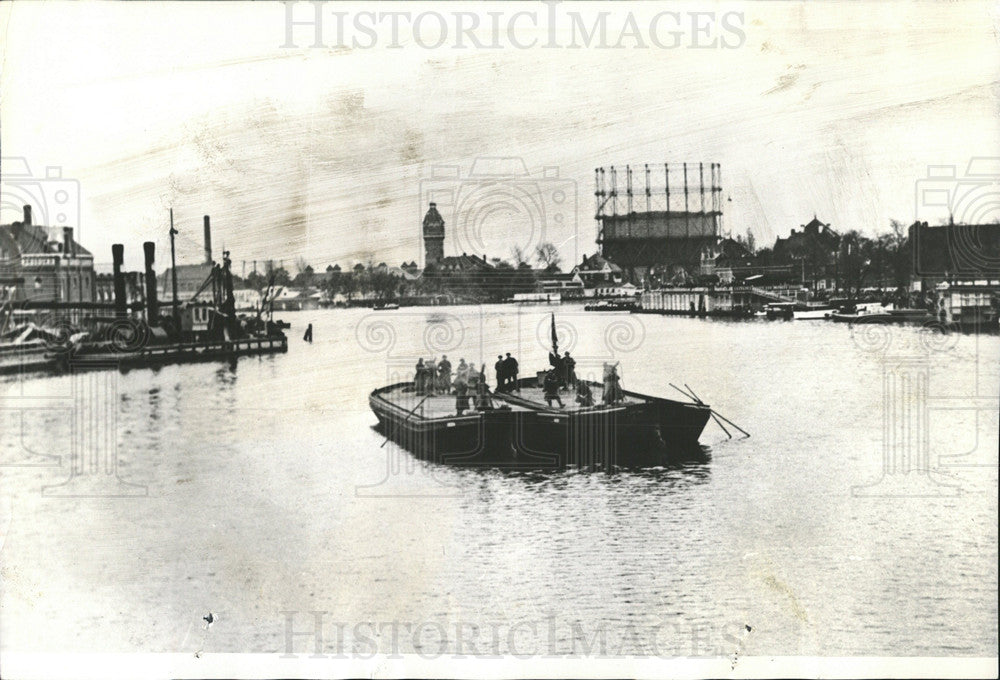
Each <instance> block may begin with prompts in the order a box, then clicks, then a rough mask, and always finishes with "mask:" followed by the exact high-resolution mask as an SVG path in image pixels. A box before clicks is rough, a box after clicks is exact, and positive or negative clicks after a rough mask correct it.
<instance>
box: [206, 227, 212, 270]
mask: <svg viewBox="0 0 1000 680" xmlns="http://www.w3.org/2000/svg"><path fill="white" fill-rule="evenodd" d="M205 264H212V227H211V225H209V222H208V215H205Z"/></svg>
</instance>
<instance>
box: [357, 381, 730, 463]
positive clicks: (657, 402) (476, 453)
mask: <svg viewBox="0 0 1000 680" xmlns="http://www.w3.org/2000/svg"><path fill="white" fill-rule="evenodd" d="M588 384H589V385H590V386H591V389H592V392H593V394H594V397H595V401H596V404H597V405H595V406H589V407H585V406H580V405H578V404H573V403H570V402H572V400H573V399H572V396H571V395H572V393H571V392H566V393H563V395H564V397H563V398H564V399H565V402H566V407H565V408H562V409H560V408H552V407H549V406H548V405H547V404H546V403H545V399H544V396H543V392H542V388H541V387H540V386H539V385H538V381H537V379H536V378H524V379H521V380H519V381H518V382H517V384H516V386H515V387H514V388H513V389H512V390H511V391H509V392H504V393H493V394H491V397H492V402H493V403H492V408H489V409H485V410H480V411H466V412H465V413H463V414H461V415H459V414H457V413H456V410H455V397H454V396H451V395H436V396H423V397H421V396H420V395H418V394H417V392H416V391H415V389H414V386H413V383H396V384H393V385H388V386H386V387H382V388H379V389H376V390H374V391H373V392H372V393H371V394H370V395H369V404H370V406H371V408H372V411H373V412H374V413H375V415H376V417H377V418H378V420H379V429H380V431H381V432H382V434H384V435H385V436H386V437H387V438H388V439H391V440H393V441H395V442H396V443H397V444H399V445H400V446H402V447H403V448H406V449H407V450H409V451H410V452H412V453H413V454H414V455H416V456H417V457H419V458H422V459H425V460H431V461H434V462H438V463H445V464H451V465H464V466H479V467H501V468H509V469H560V468H566V467H583V468H588V469H612V468H616V467H624V468H628V467H651V466H659V465H669V464H672V463H677V462H681V461H684V460H691V459H697V458H700V457H704V452H703V450H702V448H701V447H700V446H699V444H698V438H699V436H700V435H701V433H702V430H704V428H705V425H706V424H707V422H708V419H709V417H710V414H711V408H710V407H709V406H708V405H706V404H692V403H685V402H678V401H674V400H671V399H663V398H659V397H652V396H647V395H643V394H639V393H636V392H628V391H626V392H624V393H623V398H622V399H621V400H620V401H618V402H617V403H615V404H610V405H603V404H601V403H600V401H601V393H602V386H601V384H599V383H588Z"/></svg>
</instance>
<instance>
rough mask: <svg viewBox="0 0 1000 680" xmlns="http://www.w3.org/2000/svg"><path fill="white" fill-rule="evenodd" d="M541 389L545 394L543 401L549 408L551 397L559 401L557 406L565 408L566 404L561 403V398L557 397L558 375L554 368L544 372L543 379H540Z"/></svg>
mask: <svg viewBox="0 0 1000 680" xmlns="http://www.w3.org/2000/svg"><path fill="white" fill-rule="evenodd" d="M542 391H543V394H544V395H545V403H546V404H547V405H548V406H549V408H551V407H552V400H553V399H555V400H556V401H557V402H559V408H566V404H564V403H562V399H560V398H559V376H558V375H556V369H554V368H553V369H550V370H549V372H548V373H546V374H545V380H544V381H542Z"/></svg>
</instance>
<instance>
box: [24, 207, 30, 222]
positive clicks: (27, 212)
mask: <svg viewBox="0 0 1000 680" xmlns="http://www.w3.org/2000/svg"><path fill="white" fill-rule="evenodd" d="M24 224H25V226H27V225H29V224H31V206H30V205H26V206H24Z"/></svg>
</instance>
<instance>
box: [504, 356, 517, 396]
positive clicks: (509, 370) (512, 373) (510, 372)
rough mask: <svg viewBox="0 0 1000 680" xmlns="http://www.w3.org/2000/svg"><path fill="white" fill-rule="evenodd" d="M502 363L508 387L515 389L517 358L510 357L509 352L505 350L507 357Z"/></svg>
mask: <svg viewBox="0 0 1000 680" xmlns="http://www.w3.org/2000/svg"><path fill="white" fill-rule="evenodd" d="M503 365H504V373H505V374H506V377H507V387H508V389H509V390H514V389H517V371H518V365H517V359H515V358H514V357H512V356H511V355H510V352H507V358H506V359H504V360H503Z"/></svg>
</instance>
